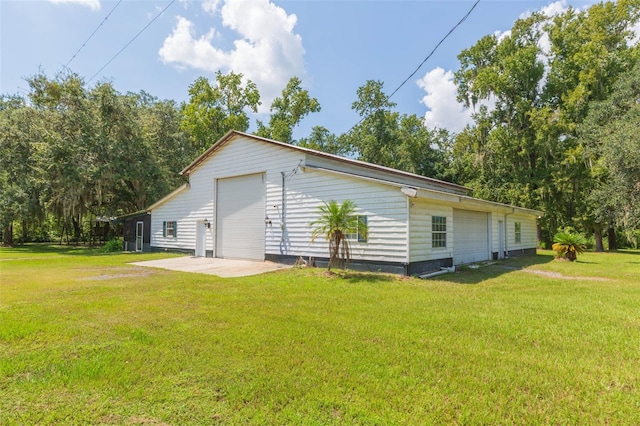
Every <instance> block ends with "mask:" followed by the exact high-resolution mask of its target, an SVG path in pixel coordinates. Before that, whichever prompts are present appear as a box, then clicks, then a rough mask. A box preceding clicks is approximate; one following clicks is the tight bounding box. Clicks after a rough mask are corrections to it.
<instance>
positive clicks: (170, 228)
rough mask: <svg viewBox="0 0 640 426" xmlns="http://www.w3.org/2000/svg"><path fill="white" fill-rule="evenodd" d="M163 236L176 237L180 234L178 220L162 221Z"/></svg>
mask: <svg viewBox="0 0 640 426" xmlns="http://www.w3.org/2000/svg"><path fill="white" fill-rule="evenodd" d="M162 236H163V237H170V238H176V237H177V236H178V222H175V221H174V222H162Z"/></svg>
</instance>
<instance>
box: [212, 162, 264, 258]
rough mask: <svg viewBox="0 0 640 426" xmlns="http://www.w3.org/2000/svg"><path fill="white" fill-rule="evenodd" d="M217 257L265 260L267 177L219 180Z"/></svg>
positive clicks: (256, 175) (241, 177)
mask: <svg viewBox="0 0 640 426" xmlns="http://www.w3.org/2000/svg"><path fill="white" fill-rule="evenodd" d="M217 188H218V190H217V197H216V198H217V204H216V212H217V213H216V214H217V217H216V257H224V258H236V259H254V260H264V233H265V231H264V230H265V228H264V213H265V204H264V203H265V201H264V193H265V189H264V188H265V185H264V175H263V174H255V175H246V176H238V177H232V178H225V179H218V187H217Z"/></svg>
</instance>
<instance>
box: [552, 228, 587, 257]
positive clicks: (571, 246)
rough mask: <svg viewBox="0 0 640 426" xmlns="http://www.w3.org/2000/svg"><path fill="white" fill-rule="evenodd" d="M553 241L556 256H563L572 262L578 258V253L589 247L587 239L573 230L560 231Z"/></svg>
mask: <svg viewBox="0 0 640 426" xmlns="http://www.w3.org/2000/svg"><path fill="white" fill-rule="evenodd" d="M553 243H554V244H553V251H555V252H556V257H563V258H565V259H567V260H570V261H572V262H573V261H574V260H576V259H577V258H578V254H582V253H584V251H585V250H586V249H587V246H586V244H587V239H586V238H585V237H583V236H582V235H580V234H574V233H571V232H558V233H557V234H556V235H554V236H553Z"/></svg>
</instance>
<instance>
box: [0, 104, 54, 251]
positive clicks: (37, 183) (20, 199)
mask: <svg viewBox="0 0 640 426" xmlns="http://www.w3.org/2000/svg"><path fill="white" fill-rule="evenodd" d="M42 131H43V121H42V120H41V117H40V115H39V114H38V113H37V112H36V111H34V110H33V109H31V108H29V107H28V106H27V104H26V102H25V100H24V99H23V98H21V97H17V96H15V97H3V98H0V229H1V230H2V243H3V244H5V245H12V244H13V223H14V222H15V221H19V222H20V223H21V225H22V231H23V235H22V237H23V239H24V237H25V233H26V232H27V229H28V227H29V226H30V225H33V224H35V223H36V222H38V221H40V220H41V219H42V217H43V216H44V214H43V212H44V205H43V204H42V202H41V198H40V195H41V194H42V193H43V192H44V191H45V189H46V187H47V185H46V182H45V181H44V179H43V170H42V167H41V164H39V155H40V154H39V151H40V150H41V144H40V143H39V141H38V135H39V134H40V133H41V132H42Z"/></svg>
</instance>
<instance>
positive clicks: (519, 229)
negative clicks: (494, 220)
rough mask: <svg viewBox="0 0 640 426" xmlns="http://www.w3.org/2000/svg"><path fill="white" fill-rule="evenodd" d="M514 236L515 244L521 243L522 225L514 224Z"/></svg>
mask: <svg viewBox="0 0 640 426" xmlns="http://www.w3.org/2000/svg"><path fill="white" fill-rule="evenodd" d="M515 236H516V244H518V243H521V242H522V224H521V223H520V222H516V223H515Z"/></svg>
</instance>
